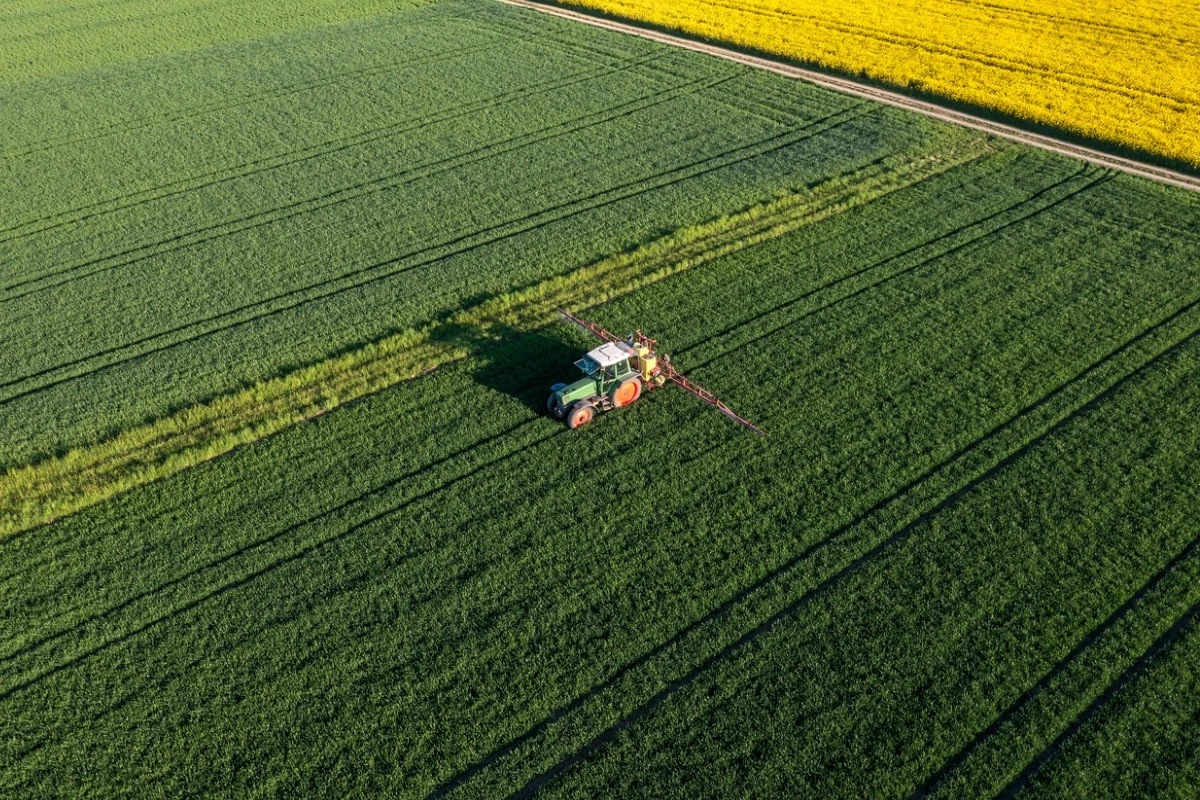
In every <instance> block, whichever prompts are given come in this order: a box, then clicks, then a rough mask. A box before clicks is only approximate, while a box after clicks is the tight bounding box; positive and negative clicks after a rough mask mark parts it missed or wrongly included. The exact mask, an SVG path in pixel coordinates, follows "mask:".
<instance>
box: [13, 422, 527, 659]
mask: <svg viewBox="0 0 1200 800" xmlns="http://www.w3.org/2000/svg"><path fill="white" fill-rule="evenodd" d="M537 420H538V418H537V417H532V418H529V419H525V420H522V421H521V422H519V423H517V424H515V425H510V426H509V427H507V428H505V429H503V430H501V431H499V432H498V433H495V434H492V435H490V436H486V437H483V438H482V439H479V440H478V441H476V442H473V443H471V444H470V445H468V446H466V447H462V448H459V449H458V450H455V451H453V452H452V453H450V454H448V455H446V456H442V457H440V458H437V459H434V460H433V461H430V462H428V463H425V464H422V465H421V466H420V467H416V468H414V469H411V470H409V471H407V472H405V473H403V474H401V475H398V476H395V477H393V478H389V479H388V480H387V481H385V482H383V483H381V484H379V485H378V486H375V487H373V488H371V489H368V490H367V491H365V492H361V493H360V494H358V495H356V496H354V497H352V498H350V499H348V500H344V501H342V502H341V503H338V504H337V505H335V506H332V507H330V508H328V509H326V510H324V511H322V512H320V513H318V514H315V515H313V516H311V517H308V518H307V519H303V520H301V521H299V522H295V523H292V524H291V525H288V526H287V527H285V528H283V529H281V530H279V531H276V532H275V533H273V534H271V535H269V536H266V537H264V538H262V539H257V540H255V541H253V542H250V543H248V544H246V545H244V546H242V547H239V548H237V549H236V550H233V551H231V552H229V553H226V554H225V555H223V556H221V557H220V558H217V559H215V560H213V561H209V562H208V563H206V564H203V565H201V566H198V567H195V568H194V569H191V570H189V571H187V572H185V573H183V574H181V575H177V576H175V577H173V578H171V579H170V580H168V581H165V582H163V583H161V584H159V585H158V586H155V587H153V588H151V589H145V590H143V591H140V592H137V593H135V594H133V595H131V596H130V597H127V598H126V599H124V600H123V601H121V602H120V603H117V604H116V605H113V606H110V607H108V608H106V609H104V610H103V611H100V612H97V613H94V614H91V615H89V616H87V617H84V618H82V619H79V620H76V621H74V622H73V623H72V625H71V626H70V627H69V628H64V629H62V630H58V631H55V632H54V633H51V634H48V635H45V636H42V637H41V638H38V639H35V640H33V641H30V642H26V643H25V644H22V645H21V646H20V647H18V648H16V649H14V650H13V651H12V652H9V653H5V654H3V655H0V669H4V670H5V671H8V670H10V669H12V666H11V665H12V664H13V663H14V662H16V661H18V660H19V659H22V658H24V657H25V656H30V655H34V654H36V653H37V651H39V650H42V649H44V648H46V647H47V646H49V645H52V644H54V643H55V642H58V641H61V640H62V639H64V638H66V637H68V636H71V635H76V636H77V637H78V638H84V637H85V636H86V631H87V629H88V628H89V627H90V626H93V625H98V624H100V623H104V622H106V621H108V620H110V619H112V618H113V617H116V616H117V615H118V614H120V613H121V612H123V611H125V610H127V609H129V608H132V607H134V606H136V605H137V604H138V603H140V602H141V601H143V600H148V599H152V598H153V597H155V596H156V595H160V594H163V593H164V592H167V591H169V590H171V589H174V588H176V587H178V586H181V585H183V584H185V583H187V582H188V581H190V580H191V579H192V578H197V577H200V576H203V575H205V574H208V573H212V574H221V572H223V571H224V570H226V568H230V569H232V568H236V566H237V565H238V563H239V562H241V561H244V560H248V559H250V558H251V557H253V556H254V555H255V554H257V553H258V552H259V551H262V550H263V549H264V548H267V547H270V546H273V545H275V544H278V543H280V542H285V541H287V540H288V539H291V538H292V537H293V535H294V534H297V533H299V532H303V530H304V529H305V528H308V527H310V526H312V525H315V524H316V523H318V522H320V521H322V520H328V519H331V518H333V517H335V516H337V515H339V514H341V513H343V512H347V511H352V510H353V509H354V508H355V507H357V506H360V505H362V504H364V503H367V502H369V501H372V500H376V499H379V498H381V497H384V496H386V495H387V494H388V493H390V492H391V491H393V490H394V489H396V488H397V487H400V486H402V485H403V484H405V483H407V482H409V481H412V480H415V479H418V478H420V477H421V475H423V474H425V473H427V472H430V471H431V470H435V469H438V468H440V467H443V466H445V465H447V464H450V463H451V462H453V461H454V460H456V459H461V458H464V457H466V456H467V455H468V454H470V453H471V452H473V451H475V450H477V449H478V448H481V447H486V446H488V445H491V444H494V443H496V442H500V441H503V440H504V439H507V438H508V437H509V436H511V435H513V434H515V433H518V432H520V431H523V430H525V429H526V428H528V427H529V426H530V425H531V424H533V423H535V422H537ZM231 565H232V566H231ZM18 669H19V668H18Z"/></svg>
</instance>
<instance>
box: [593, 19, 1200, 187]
mask: <svg viewBox="0 0 1200 800" xmlns="http://www.w3.org/2000/svg"><path fill="white" fill-rule="evenodd" d="M571 4H572V5H581V6H587V7H591V8H595V9H598V10H601V11H605V12H608V13H610V14H613V15H616V16H622V17H626V18H629V19H637V20H642V21H645V22H649V23H652V24H655V25H660V26H664V27H668V28H673V29H677V30H681V31H684V32H687V33H691V34H695V35H698V36H701V37H704V38H707V39H713V40H719V41H725V42H731V43H734V44H737V45H742V46H745V47H750V48H754V49H757V50H761V51H767V52H771V53H776V54H779V55H783V56H786V57H788V58H791V59H794V60H798V61H804V62H810V63H816V64H820V65H822V66H825V67H830V68H833V69H835V70H839V71H844V72H850V73H855V74H860V75H868V76H870V77H872V78H876V79H879V80H883V81H886V82H889V83H892V84H899V85H902V86H909V87H913V88H917V89H921V90H923V91H927V92H932V93H935V94H939V95H943V96H946V97H950V98H953V99H955V100H959V101H963V102H966V103H970V104H974V105H979V106H986V107H991V108H995V109H998V110H1000V111H1003V112H1005V113H1008V114H1013V115H1015V116H1018V117H1021V118H1023V119H1028V120H1032V121H1036V122H1040V123H1045V124H1049V125H1052V126H1055V127H1059V128H1064V129H1067V130H1071V131H1075V132H1077V133H1080V134H1083V135H1086V136H1091V137H1095V138H1097V139H1102V140H1106V141H1110V142H1118V143H1121V144H1124V145H1128V146H1131V147H1134V148H1137V149H1141V150H1145V151H1149V152H1152V153H1158V154H1161V155H1164V156H1168V157H1170V158H1174V159H1179V160H1182V161H1185V162H1188V163H1190V164H1192V165H1197V166H1200V0H1120V2H1118V0H874V1H873V2H872V1H868V2H863V0H725V2H721V1H720V0H572V3H571Z"/></svg>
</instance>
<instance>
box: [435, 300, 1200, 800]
mask: <svg viewBox="0 0 1200 800" xmlns="http://www.w3.org/2000/svg"><path fill="white" fill-rule="evenodd" d="M1198 312H1200V298H1197V299H1196V300H1194V301H1192V302H1191V303H1189V304H1187V305H1185V306H1183V307H1181V308H1180V309H1178V310H1177V311H1176V312H1174V313H1173V314H1171V315H1169V316H1168V317H1166V318H1164V319H1162V320H1160V321H1159V322H1157V323H1155V324H1154V325H1152V326H1150V327H1149V328H1147V329H1145V330H1143V331H1141V332H1140V333H1138V334H1137V335H1136V336H1134V337H1132V338H1131V339H1129V340H1128V341H1126V342H1124V343H1123V344H1121V345H1120V346H1118V347H1117V348H1115V349H1113V350H1112V351H1110V352H1109V353H1107V354H1106V355H1105V356H1104V357H1103V358H1101V359H1099V360H1097V361H1096V362H1094V363H1092V364H1090V365H1088V366H1086V367H1085V368H1084V369H1082V370H1081V371H1079V372H1078V373H1076V374H1075V375H1074V376H1072V377H1071V378H1069V379H1068V380H1067V381H1066V382H1064V383H1062V384H1061V385H1059V386H1057V387H1055V388H1054V389H1052V390H1051V391H1050V392H1048V393H1047V394H1045V395H1043V396H1042V397H1040V398H1039V399H1037V400H1036V401H1034V402H1033V403H1031V404H1030V405H1028V406H1026V407H1025V408H1023V409H1021V410H1020V411H1018V412H1016V413H1015V414H1014V415H1013V416H1011V417H1010V418H1008V419H1007V420H1005V421H1004V422H1002V423H1001V424H999V425H997V426H996V427H994V428H992V429H991V430H990V431H988V432H986V433H985V434H983V435H982V436H981V437H979V438H978V439H976V440H974V441H972V442H970V443H969V444H967V445H965V446H963V447H962V448H961V449H959V450H958V451H956V452H954V453H952V454H951V455H949V456H948V457H947V458H945V459H943V460H942V461H940V462H939V463H937V464H935V465H933V466H931V467H930V468H929V469H927V470H926V471H925V472H923V473H922V474H921V475H919V476H917V477H915V478H914V479H912V480H911V481H909V482H908V483H906V484H904V485H903V486H901V487H900V488H899V489H897V490H895V491H894V492H892V493H891V494H889V495H888V496H886V497H884V498H882V499H880V500H878V501H876V502H875V503H874V504H873V505H871V506H870V507H869V508H867V509H866V510H865V511H863V512H861V513H860V514H858V515H857V516H856V517H855V518H854V519H853V520H852V521H851V522H849V523H847V524H846V525H844V526H843V527H841V528H839V529H837V530H836V531H834V532H833V533H831V534H830V535H829V536H828V537H826V538H824V539H821V540H820V541H818V542H816V543H814V544H812V545H810V546H808V547H807V548H805V549H804V550H803V551H802V552H800V553H798V554H796V555H795V556H793V557H792V558H790V559H788V560H787V561H785V562H784V563H783V564H781V565H779V566H778V567H775V568H774V569H772V570H771V571H769V572H767V573H766V574H765V575H763V576H762V577H761V578H759V579H758V580H757V581H756V582H754V583H753V584H751V585H749V586H747V587H746V588H745V589H742V590H741V591H739V592H738V593H737V594H735V595H734V596H733V597H731V598H729V599H727V600H725V601H724V602H723V603H722V604H721V605H719V606H718V607H717V608H715V609H713V610H712V611H710V612H709V613H708V614H707V615H705V616H704V617H702V618H700V619H698V620H696V621H694V622H692V623H689V624H688V625H687V626H686V627H685V628H683V629H681V630H680V631H679V632H677V633H676V634H675V635H673V636H672V637H671V638H670V639H667V640H665V641H664V642H662V643H660V644H659V645H657V646H655V647H654V649H652V650H650V651H648V652H647V653H645V654H644V655H642V656H640V657H638V658H637V659H635V660H634V661H632V662H629V663H627V664H625V665H623V666H621V667H620V668H618V669H617V670H616V671H615V672H614V673H613V674H612V675H610V676H609V677H608V678H607V679H605V680H604V681H603V682H601V683H599V684H597V685H596V686H593V687H592V688H591V689H589V690H587V691H586V692H584V693H583V694H581V695H580V696H578V697H576V698H575V699H574V700H572V701H571V702H570V703H569V704H567V705H565V706H563V707H561V708H559V709H557V710H555V711H554V712H552V713H551V714H550V715H549V716H548V717H546V718H545V719H543V720H542V721H540V722H539V723H537V724H536V725H534V726H532V727H531V728H530V729H529V730H527V731H526V732H525V733H523V734H521V735H520V736H518V737H516V738H515V739H513V740H510V741H509V742H507V743H505V744H503V745H501V746H498V747H497V748H495V749H494V750H492V751H491V752H490V753H489V754H488V755H486V756H484V757H483V758H482V759H480V760H479V761H476V762H474V763H473V764H471V765H470V766H468V767H467V768H465V769H463V770H462V771H460V772H459V773H457V774H456V775H454V776H452V777H451V778H449V779H447V780H446V781H444V782H443V783H442V784H440V785H439V786H438V788H436V789H435V790H434V791H433V792H432V793H430V794H429V795H428V796H427V800H437V799H438V798H443V797H445V796H447V795H449V794H450V793H451V792H453V791H455V790H456V789H458V788H460V787H461V786H463V785H465V784H466V783H467V782H469V781H470V780H472V779H473V778H474V777H476V776H478V775H480V774H482V773H483V772H485V771H487V770H488V769H490V768H492V767H494V766H496V765H497V764H499V763H500V762H501V761H502V760H504V759H505V758H507V757H508V756H510V755H513V754H514V753H516V752H517V751H518V750H520V749H521V748H522V747H524V746H525V745H527V744H530V743H531V742H533V741H534V740H535V739H537V738H538V737H539V736H541V735H542V734H544V733H546V732H547V731H548V730H549V729H550V727H551V726H553V725H554V724H555V723H557V722H558V721H560V720H562V719H565V718H567V717H568V716H570V715H572V714H574V713H576V712H578V711H579V710H581V709H582V708H584V706H586V705H587V704H588V703H590V702H592V701H593V700H598V699H599V698H600V697H601V695H603V694H604V693H605V692H607V691H609V690H611V689H613V688H614V687H616V686H617V685H618V683H619V682H620V681H621V680H622V679H623V678H625V677H626V676H627V675H629V674H630V673H632V672H633V671H635V670H637V669H639V668H641V667H643V666H645V665H646V664H649V663H650V662H652V661H654V660H655V659H657V658H659V657H660V656H663V655H664V654H665V653H667V652H668V651H670V650H672V649H673V648H676V647H678V646H680V645H681V644H682V643H683V642H684V641H686V640H687V639H688V638H689V637H691V636H693V635H698V634H699V632H700V631H701V629H702V628H703V627H705V626H707V625H709V624H711V623H713V622H716V621H718V620H720V619H722V618H724V617H727V616H729V615H730V614H731V613H732V612H733V611H734V610H735V609H737V608H739V607H742V606H746V605H748V604H749V603H751V602H753V601H754V599H755V597H756V595H759V594H762V593H765V592H766V591H768V590H770V589H771V588H773V587H774V586H775V585H781V584H783V582H785V581H787V580H790V579H792V576H793V575H794V573H796V572H797V570H799V568H800V567H802V566H803V565H804V564H806V563H808V562H809V561H811V560H812V559H813V558H814V557H815V556H817V555H819V554H820V553H822V551H825V550H828V549H829V548H831V547H833V546H835V545H837V544H839V543H841V542H844V541H847V540H849V539H850V538H851V537H852V536H853V535H854V534H855V533H857V532H858V531H859V529H860V528H862V527H863V526H864V525H866V524H867V523H870V522H875V521H877V520H879V519H881V518H882V517H883V515H884V514H885V513H888V512H892V510H893V509H897V508H901V507H902V506H903V505H904V504H905V503H911V504H912V505H914V506H916V507H917V508H919V507H920V506H921V505H922V504H924V503H922V501H921V500H920V499H919V498H917V499H916V500H913V499H912V498H914V497H916V495H917V494H918V493H919V492H920V490H922V489H924V488H927V487H929V486H932V485H933V484H935V483H937V482H938V481H939V480H942V481H944V482H946V483H949V484H950V485H951V486H952V487H953V486H954V485H955V484H958V488H953V489H952V490H951V492H950V493H949V494H948V495H944V496H941V497H939V496H938V494H939V493H940V490H938V489H933V490H931V491H932V492H933V493H934V494H933V499H934V502H935V504H934V505H933V506H932V508H930V509H929V510H927V511H924V512H921V513H920V514H918V515H917V516H916V517H915V518H914V519H912V520H911V521H909V522H908V523H905V524H903V526H902V527H901V528H900V529H899V530H898V531H897V532H896V533H893V534H891V535H890V536H888V537H887V538H885V539H884V540H883V541H882V542H881V543H879V544H877V545H876V546H875V547H873V548H871V549H870V550H869V551H868V552H867V553H866V554H864V555H863V556H860V557H859V558H858V559H856V560H854V561H852V562H851V563H850V565H848V566H847V567H844V568H843V569H841V570H840V571H838V572H835V573H834V574H833V575H832V576H831V577H829V578H827V579H825V580H824V581H823V582H822V583H821V584H819V585H818V587H817V588H816V589H813V590H810V591H809V592H808V593H806V594H805V595H804V596H802V597H801V598H800V600H798V601H796V602H795V603H793V604H791V605H789V606H786V607H785V608H784V609H783V610H782V611H779V612H776V613H775V614H774V615H773V616H771V617H770V618H768V620H767V621H766V622H764V623H762V624H760V625H758V626H756V627H755V628H752V629H751V630H750V631H749V632H748V633H746V634H744V635H743V636H742V637H741V638H740V639H738V640H737V641H735V642H734V643H733V644H732V645H729V646H727V647H725V648H724V649H722V650H721V651H720V652H718V654H717V655H716V656H713V657H711V658H710V659H708V660H706V661H705V662H704V663H703V664H702V665H701V668H697V669H695V670H693V671H692V672H691V673H688V676H685V679H683V680H684V681H685V683H684V682H680V681H676V682H673V683H672V684H669V685H668V686H667V688H666V689H664V690H663V691H662V692H659V694H658V695H655V697H656V698H659V699H658V701H657V702H654V699H653V698H652V700H651V701H650V702H652V703H654V707H657V705H661V703H662V702H663V701H665V700H666V699H667V697H669V696H670V695H671V694H674V693H675V692H676V691H678V690H679V689H680V688H684V685H685V684H690V683H691V682H693V681H694V680H695V679H696V678H697V677H699V676H700V674H702V672H703V671H705V670H707V669H708V668H709V667H711V666H714V665H715V664H716V663H718V661H719V660H723V659H724V658H725V657H728V656H729V655H732V654H733V653H734V652H736V650H738V649H740V648H741V647H744V646H745V645H746V644H749V643H750V641H753V639H755V638H757V637H758V636H760V635H761V634H762V633H765V632H767V631H768V630H770V628H771V627H772V626H773V625H774V624H775V623H776V622H778V621H779V620H781V619H783V618H785V617H787V616H792V615H794V614H795V613H796V612H797V611H799V610H800V609H801V608H802V607H803V606H804V605H807V603H808V602H809V601H810V600H812V599H815V597H817V596H819V594H818V591H820V593H823V592H824V591H826V590H827V589H828V588H831V587H832V586H833V585H836V583H837V582H840V581H841V580H842V579H844V578H845V577H847V576H848V575H849V574H852V572H853V571H856V570H857V569H858V568H859V567H861V566H862V565H864V564H866V563H867V562H868V561H870V560H872V559H873V558H874V557H875V556H876V555H878V554H879V553H881V552H883V551H884V550H885V549H887V548H888V547H890V546H891V545H893V544H896V543H898V542H900V541H902V540H903V539H904V538H907V536H908V535H909V534H910V533H911V532H912V531H913V530H914V529H915V528H916V527H917V526H918V525H920V524H921V523H923V522H925V521H927V520H928V519H931V518H932V517H933V516H935V515H936V514H937V513H940V511H941V510H944V509H945V508H948V507H949V506H950V505H952V504H954V503H956V502H957V501H958V500H960V499H962V498H963V497H965V496H966V495H967V494H968V493H969V492H970V491H972V490H973V489H974V488H976V487H978V486H979V485H982V484H983V483H985V482H986V481H987V480H990V479H991V477H994V476H995V475H996V474H999V472H1000V471H1002V470H1003V469H1004V468H1005V467H1006V466H1008V465H1009V464H1011V463H1014V462H1015V461H1016V460H1018V459H1019V458H1020V456H1021V455H1023V454H1024V453H1026V452H1028V451H1029V450H1030V449H1032V448H1033V447H1034V446H1035V445H1036V444H1037V443H1038V442H1040V441H1044V440H1046V439H1047V438H1048V437H1050V436H1051V435H1053V433H1054V432H1056V431H1058V430H1061V429H1063V428H1065V427H1066V426H1067V425H1069V424H1070V423H1071V422H1073V421H1074V420H1075V419H1077V418H1079V417H1080V416H1082V415H1084V414H1085V413H1087V412H1088V411H1090V410H1091V409H1092V408H1094V407H1096V406H1097V405H1098V404H1099V403H1100V402H1102V401H1103V400H1105V399H1107V398H1108V397H1111V396H1112V395H1114V394H1115V393H1116V392H1117V391H1119V390H1120V388H1121V387H1122V386H1124V385H1126V383H1128V382H1129V381H1130V380H1132V379H1134V378H1135V377H1136V376H1138V375H1140V374H1141V373H1143V372H1144V371H1145V370H1146V369H1148V368H1150V367H1151V366H1153V365H1154V364H1155V363H1157V362H1159V361H1160V360H1161V359H1163V358H1166V357H1168V356H1169V355H1171V354H1172V353H1175V352H1178V351H1179V350H1180V349H1182V348H1183V347H1185V346H1186V345H1187V344H1188V343H1189V342H1191V341H1193V340H1195V339H1196V338H1197V336H1200V327H1195V325H1196V323H1197V322H1200V320H1198V319H1194V317H1198V316H1200V314H1198ZM1176 328H1184V331H1185V332H1184V333H1183V334H1182V336H1180V334H1179V333H1178V332H1177V331H1176ZM1160 339H1165V340H1166V347H1165V348H1162V347H1161V344H1162V343H1161V342H1159V341H1158V340H1160ZM1172 340H1174V341H1172ZM1147 350H1148V351H1149V356H1148V357H1145V356H1143V351H1147ZM1156 351H1157V352H1156ZM1127 358H1131V359H1132V360H1134V362H1135V366H1134V367H1133V368H1132V369H1126V368H1124V367H1123V364H1122V362H1123V360H1126V359H1127ZM1110 373H1114V374H1110ZM1091 384H1099V385H1100V386H1102V387H1104V388H1102V389H1100V390H1098V391H1097V390H1094V389H1093V388H1092V386H1091ZM1073 393H1076V394H1079V395H1082V400H1080V399H1078V398H1076V397H1072V396H1071V395H1072V394H1073ZM1056 405H1065V406H1066V407H1067V411H1066V412H1065V413H1064V412H1062V411H1058V410H1056V408H1055V406H1056ZM1042 417H1044V419H1042ZM1024 427H1030V428H1033V429H1034V430H1037V429H1038V428H1040V429H1041V431H1040V432H1039V433H1036V434H1034V435H1033V436H1032V438H1029V437H1028V436H1027V435H1026V434H1025V432H1024V430H1023V428H1024ZM1006 439H1013V440H1014V441H1012V442H1009V441H1005V440H1006ZM993 444H994V447H993V448H992V449H993V450H994V451H995V452H994V453H989V452H987V450H988V448H989V446H991V445H993ZM1014 445H1015V446H1014ZM954 472H957V473H958V475H959V476H962V477H965V476H970V475H972V474H974V475H975V477H973V478H970V479H969V480H968V481H966V483H965V484H964V483H963V482H962V477H958V478H955V477H954V475H953V474H952V473H954ZM946 476H948V477H946ZM928 502H929V501H928V500H926V501H925V503H928ZM892 513H896V512H892ZM898 513H900V514H901V515H903V514H904V513H905V512H904V511H903V510H901V511H900V512H898ZM909 513H911V512H909ZM901 518H903V517H901ZM855 565H857V566H855ZM831 582H832V583H831ZM822 586H824V587H826V589H824V590H822V589H821V587H822ZM756 631H757V633H755V632H756ZM722 654H724V655H722ZM705 665H707V666H705ZM689 676H690V677H689ZM677 684H678V685H677ZM672 687H675V688H672ZM664 693H665V694H664ZM660 696H661V697H660ZM647 705H648V704H647ZM647 705H643V706H642V707H641V708H640V709H639V710H638V711H635V712H634V714H635V715H636V717H637V718H640V717H641V716H645V714H646V713H649V711H650V710H652V709H650V708H647ZM625 719H626V720H630V721H632V720H631V718H630V717H626V718H625ZM628 724H629V722H625V721H622V722H619V723H618V725H620V729H622V730H623V729H624V727H627V726H628ZM610 731H611V734H610ZM618 732H619V731H613V729H612V728H609V729H606V731H605V732H604V733H602V734H600V736H598V737H597V738H596V739H593V740H592V741H593V743H597V744H596V745H595V746H599V744H602V743H603V742H607V741H609V740H611V739H612V738H613V737H614V736H615V735H616V733H618ZM601 739H602V740H603V741H600V740H601ZM585 749H587V748H586V747H585ZM592 749H595V747H592ZM580 752H582V751H577V752H576V754H575V755H573V756H571V757H569V758H568V759H567V760H570V762H571V764H574V763H576V762H577V761H578V760H581V758H576V756H578V755H579V753H580ZM589 752H590V751H589ZM562 763H563V762H560V764H559V765H557V766H556V767H554V768H552V769H551V770H550V772H547V773H542V774H543V775H549V776H550V777H548V778H547V779H546V780H543V781H541V782H539V783H538V784H537V788H540V786H542V785H544V784H545V783H548V782H549V780H552V779H553V777H555V776H557V775H559V774H561V773H562V772H564V771H565V770H566V769H567V768H569V766H570V765H571V764H568V765H567V766H565V767H563V766H561V765H562ZM550 773H553V775H550ZM534 780H535V781H536V780H537V779H536V778H535V779H534ZM532 783H533V781H531V782H530V784H526V786H525V788H524V789H522V792H526V790H528V789H530V785H531V784H532ZM534 791H536V789H534ZM522 792H518V793H517V794H516V795H514V796H527V794H528V793H530V792H526V794H522Z"/></svg>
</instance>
